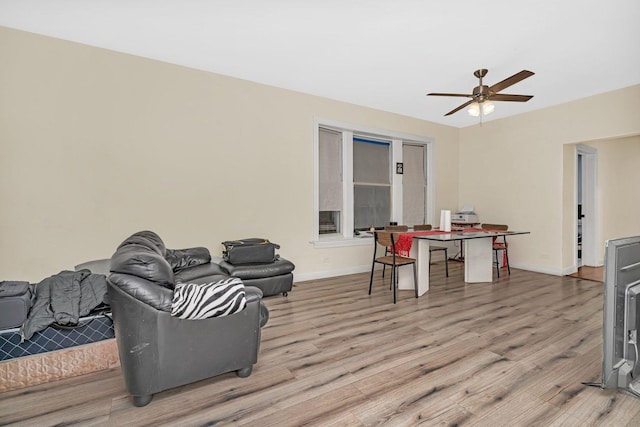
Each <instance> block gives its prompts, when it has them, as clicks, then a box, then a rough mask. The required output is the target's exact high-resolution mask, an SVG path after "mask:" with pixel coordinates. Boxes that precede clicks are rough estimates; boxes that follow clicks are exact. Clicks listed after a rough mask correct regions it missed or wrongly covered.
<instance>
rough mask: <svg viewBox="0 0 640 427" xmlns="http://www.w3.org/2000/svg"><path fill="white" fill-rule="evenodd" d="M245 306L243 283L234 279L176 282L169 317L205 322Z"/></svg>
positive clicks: (232, 312)
mask: <svg viewBox="0 0 640 427" xmlns="http://www.w3.org/2000/svg"><path fill="white" fill-rule="evenodd" d="M246 305H247V299H246V295H245V292H244V283H242V280H240V279H239V278H237V277H229V278H228V279H224V280H220V281H219V282H212V283H205V284H196V283H178V284H177V285H176V287H175V289H174V292H173V302H172V304H171V315H172V316H175V317H179V318H180V319H191V320H197V319H207V318H209V317H219V316H228V315H230V314H234V313H237V312H239V311H241V310H243V309H244V308H245V307H246Z"/></svg>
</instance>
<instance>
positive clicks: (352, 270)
mask: <svg viewBox="0 0 640 427" xmlns="http://www.w3.org/2000/svg"><path fill="white" fill-rule="evenodd" d="M511 267H513V268H518V269H520V270H527V271H533V272H535V273H543V274H550V275H552V276H567V275H569V274H573V273H575V272H576V271H577V269H576V268H575V267H567V268H564V269H563V268H548V267H541V266H539V265H531V264H520V263H511ZM369 271H371V264H367V265H359V266H356V267H349V268H343V269H340V270H326V271H317V272H313V273H302V274H295V272H294V277H293V278H294V281H295V282H306V281H308V280H317V279H327V278H329V277H337V276H346V275H348V274H357V273H364V272H369Z"/></svg>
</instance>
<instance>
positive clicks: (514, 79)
mask: <svg viewBox="0 0 640 427" xmlns="http://www.w3.org/2000/svg"><path fill="white" fill-rule="evenodd" d="M534 74H535V73H534V72H532V71H529V70H522V71H520V72H519V73H516V74H514V75H513V76H511V77H507V78H506V79H504V80H503V81H501V82H498V83H496V84H494V85H493V86H491V87H490V88H489V91H491V92H500V91H501V90H502V89H506V88H508V87H509V86H511V85H514V84H516V83H518V82H519V81H521V80H524V79H526V78H527V77H531V76H533V75H534Z"/></svg>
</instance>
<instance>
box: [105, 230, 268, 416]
mask: <svg viewBox="0 0 640 427" xmlns="http://www.w3.org/2000/svg"><path fill="white" fill-rule="evenodd" d="M210 260H211V257H210V255H209V251H208V250H206V249H204V248H191V249H183V250H171V249H166V248H165V246H164V243H163V242H162V239H160V237H159V236H158V235H157V234H155V233H153V232H150V231H143V232H139V233H136V234H134V235H132V236H130V237H129V238H128V239H126V240H125V241H124V242H123V243H122V244H121V245H120V246H119V247H118V249H117V250H116V252H115V253H114V254H113V256H112V257H111V261H110V270H111V271H110V274H109V276H108V279H107V285H108V292H109V300H110V304H111V308H112V313H113V320H114V327H115V335H116V342H117V344H118V352H119V356H120V364H121V367H122V373H123V376H124V379H125V384H126V387H127V390H128V392H129V393H130V394H131V395H132V396H133V403H134V405H135V406H144V405H146V404H148V403H149V402H150V401H151V399H152V397H153V395H154V394H155V393H158V392H160V391H163V390H167V389H170V388H174V387H177V386H180V385H184V384H189V383H191V382H195V381H198V380H202V379H205V378H209V377H212V376H215V375H218V374H222V373H225V372H231V371H236V373H237V375H238V376H240V377H246V376H249V375H250V374H251V370H252V367H253V365H254V364H255V363H256V362H257V360H258V351H259V348H260V334H261V327H262V326H264V325H265V324H266V322H267V320H268V317H269V312H268V310H267V308H266V306H265V305H264V303H263V302H262V292H261V291H260V289H258V288H255V287H252V286H245V293H246V300H247V304H246V307H245V308H244V309H243V310H241V311H239V312H237V313H235V314H231V315H228V316H222V317H214V318H208V319H203V320H183V319H180V318H177V317H174V316H172V315H171V303H172V299H173V287H174V285H175V283H176V277H180V275H181V274H182V275H187V276H192V275H193V273H194V271H193V269H196V270H197V271H200V272H201V273H203V274H202V275H200V276H199V277H197V278H196V277H191V278H190V280H189V282H190V283H209V282H213V281H217V280H220V279H223V278H227V277H229V276H228V274H227V273H226V272H225V271H223V270H222V269H221V268H220V267H219V266H217V265H216V264H212V263H210ZM204 273H206V274H204Z"/></svg>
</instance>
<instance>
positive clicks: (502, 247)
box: [480, 224, 511, 277]
mask: <svg viewBox="0 0 640 427" xmlns="http://www.w3.org/2000/svg"><path fill="white" fill-rule="evenodd" d="M480 227H481V228H482V229H483V230H485V231H487V230H493V231H507V230H508V229H509V226H508V225H505V224H482V225H481V226H480ZM500 238H502V241H501V242H500V241H498V239H500ZM500 251H504V259H505V263H506V264H507V271H508V272H509V276H511V267H510V266H509V249H508V247H507V236H499V237H494V238H493V253H494V254H495V264H496V272H497V273H498V277H500V263H499V262H498V252H500Z"/></svg>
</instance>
